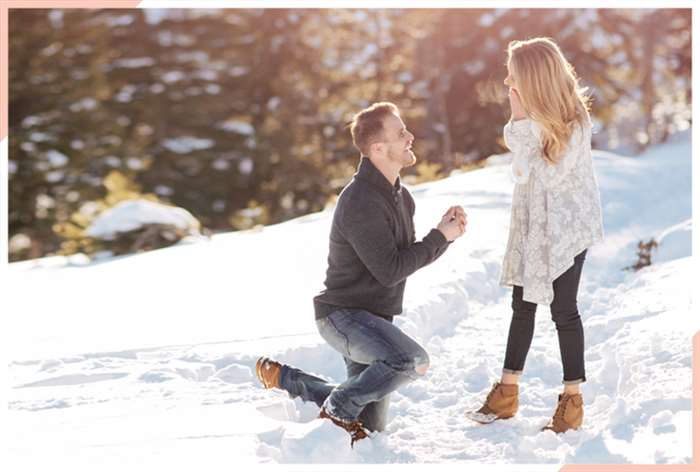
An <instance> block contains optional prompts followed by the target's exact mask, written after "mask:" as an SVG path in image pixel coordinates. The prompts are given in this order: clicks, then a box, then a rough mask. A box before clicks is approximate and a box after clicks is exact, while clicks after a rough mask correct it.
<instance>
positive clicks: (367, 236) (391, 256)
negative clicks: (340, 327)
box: [314, 157, 449, 319]
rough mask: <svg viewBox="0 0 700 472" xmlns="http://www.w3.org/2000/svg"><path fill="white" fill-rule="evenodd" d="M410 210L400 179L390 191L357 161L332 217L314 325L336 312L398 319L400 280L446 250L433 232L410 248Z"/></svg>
mask: <svg viewBox="0 0 700 472" xmlns="http://www.w3.org/2000/svg"><path fill="white" fill-rule="evenodd" d="M415 208H416V207H415V203H414V201H413V197H411V194H410V193H409V192H408V190H407V189H406V187H404V186H402V185H401V181H400V179H396V182H395V183H394V185H393V186H392V185H391V184H390V183H389V181H387V179H386V178H385V177H384V175H383V174H382V173H381V172H380V171H379V170H378V169H377V168H376V167H375V166H374V164H372V162H371V161H370V160H369V158H366V157H363V158H362V159H361V161H360V165H359V167H358V170H357V173H356V174H355V176H354V178H353V179H352V181H351V182H350V183H349V184H348V185H347V186H346V187H345V188H344V189H343V191H342V192H341V193H340V196H339V198H338V202H337V206H336V208H335V213H334V214H333V223H332V226H331V234H330V246H329V252H328V270H327V272H326V281H325V286H326V288H325V290H323V291H322V292H321V293H320V294H319V295H317V296H316V297H315V298H314V307H315V313H316V319H320V318H324V317H326V316H328V315H329V314H330V313H332V312H333V311H335V310H336V309H338V308H359V309H364V310H367V311H369V312H371V313H373V314H375V315H378V316H382V317H384V318H389V319H391V317H392V316H393V315H398V314H400V313H401V311H402V309H403V307H402V305H403V293H404V288H405V285H406V278H407V277H408V276H409V275H411V274H412V273H414V272H415V271H417V270H418V269H420V268H421V267H423V266H425V265H427V264H430V263H431V262H433V261H434V260H435V259H437V258H438V257H440V256H441V255H442V254H443V253H444V252H445V250H446V249H447V246H448V245H449V243H448V241H447V240H446V239H445V237H444V236H443V234H442V233H441V232H440V231H439V230H437V229H432V230H430V232H429V233H428V234H427V235H426V236H425V237H424V238H423V240H421V241H419V242H416V234H415V229H414V226H413V215H414V213H415Z"/></svg>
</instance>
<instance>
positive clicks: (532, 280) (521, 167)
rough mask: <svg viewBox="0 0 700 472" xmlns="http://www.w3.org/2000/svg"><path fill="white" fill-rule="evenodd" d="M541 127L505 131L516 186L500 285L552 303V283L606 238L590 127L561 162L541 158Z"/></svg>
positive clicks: (531, 124)
mask: <svg viewBox="0 0 700 472" xmlns="http://www.w3.org/2000/svg"><path fill="white" fill-rule="evenodd" d="M540 136H541V129H540V127H539V125H538V124H537V123H536V122H535V121H533V120H531V119H523V120H517V121H509V122H508V123H507V124H506V126H505V128H504V129H503V137H504V139H505V142H506V146H508V148H509V149H510V150H511V151H513V153H514V157H513V162H512V165H511V169H512V174H513V180H514V181H515V188H514V190H513V204H512V209H511V220H510V232H509V235H508V246H507V248H506V254H505V257H504V259H503V270H502V273H501V280H500V284H501V285H504V286H512V285H519V286H521V287H523V300H525V301H529V302H532V303H537V304H542V305H549V304H551V303H552V300H553V299H554V290H553V288H552V282H554V280H555V279H556V278H557V277H559V276H560V275H562V274H563V273H564V272H566V270H567V269H569V268H570V267H571V266H572V265H573V264H574V257H575V256H576V255H577V254H579V253H580V252H582V251H583V250H584V249H587V248H589V247H591V246H592V245H593V244H595V243H597V242H599V241H601V240H602V239H603V220H602V215H601V207H600V192H599V190H598V183H597V182H596V177H595V173H594V172H593V161H592V159H591V127H590V126H588V125H586V126H583V127H582V126H580V125H577V126H576V127H575V129H574V132H573V134H572V136H571V139H570V141H569V145H568V147H567V149H566V151H565V152H564V154H563V156H561V158H560V159H559V161H558V162H557V163H556V164H548V163H547V162H546V161H545V160H544V158H543V157H542V145H541V143H540Z"/></svg>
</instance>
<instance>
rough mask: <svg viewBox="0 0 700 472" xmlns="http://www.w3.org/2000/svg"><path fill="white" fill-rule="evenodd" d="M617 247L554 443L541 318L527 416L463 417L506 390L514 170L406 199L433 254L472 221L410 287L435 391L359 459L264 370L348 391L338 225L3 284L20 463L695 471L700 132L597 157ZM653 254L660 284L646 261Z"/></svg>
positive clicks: (426, 387) (599, 284)
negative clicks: (459, 213)
mask: <svg viewBox="0 0 700 472" xmlns="http://www.w3.org/2000/svg"><path fill="white" fill-rule="evenodd" d="M594 155H595V168H596V172H597V175H598V180H599V183H600V186H601V193H602V201H603V206H604V222H605V231H606V239H605V242H604V243H603V244H601V245H599V246H596V247H594V248H592V249H591V250H590V251H589V254H588V258H587V262H586V265H585V266H584V273H583V280H582V284H581V289H580V291H579V306H580V309H581V313H582V318H583V320H584V329H585V334H586V362H587V373H588V382H587V383H585V384H584V386H583V395H584V402H585V405H586V409H585V414H586V417H585V420H584V427H583V428H582V429H581V430H579V431H571V432H568V433H566V434H564V435H560V436H557V435H555V434H553V433H551V432H540V431H539V428H540V426H542V425H543V424H544V423H545V422H546V421H547V419H548V418H549V417H550V416H551V414H552V412H553V409H554V407H555V403H556V395H557V393H558V392H559V391H560V389H561V383H560V382H561V363H560V361H559V350H558V345H557V340H556V333H555V329H554V326H553V323H552V322H551V321H550V319H549V313H548V309H546V307H540V309H539V311H538V315H537V316H538V321H537V324H536V332H535V339H534V341H533V345H532V349H531V351H530V354H529V356H528V361H527V365H526V370H525V375H524V377H523V381H522V384H521V389H522V390H521V392H522V394H521V410H520V412H519V414H518V415H517V416H516V417H515V418H513V419H511V420H508V421H501V422H497V423H495V424H492V425H489V426H478V425H476V424H474V423H471V422H469V421H467V420H466V419H465V418H464V417H463V412H464V411H465V410H466V409H467V408H469V407H471V406H474V405H476V404H478V403H479V402H480V400H481V399H482V398H483V397H484V395H485V393H486V392H487V391H488V389H489V387H490V384H491V382H492V381H494V380H495V379H497V378H498V376H499V374H500V368H501V363H502V360H503V353H504V349H505V342H506V335H507V329H508V324H509V320H510V308H509V306H510V291H509V290H508V289H505V288H502V287H499V286H498V284H497V282H498V275H499V271H500V265H501V259H502V257H503V252H504V249H505V244H506V237H507V229H508V223H509V208H510V198H511V192H512V183H511V181H510V178H509V173H508V167H507V166H505V165H502V164H495V165H492V166H488V167H486V168H484V169H481V170H477V171H473V172H469V173H465V174H460V175H455V176H453V177H450V178H448V179H445V180H442V181H438V182H433V183H428V184H423V185H420V186H416V187H413V188H412V192H413V195H414V196H415V198H416V203H417V214H416V226H417V233H418V235H419V236H420V235H422V234H425V233H426V232H427V231H428V230H429V229H430V228H431V227H433V226H434V225H435V224H436V223H437V222H438V220H439V216H440V215H441V214H442V212H443V211H444V209H445V208H447V207H448V206H450V205H452V204H460V205H463V206H464V207H465V209H466V211H467V213H468V215H469V227H468V230H467V234H466V235H465V237H463V238H461V239H459V240H458V241H457V242H455V243H454V244H453V245H452V246H451V247H450V248H449V250H448V251H447V253H446V254H445V255H444V256H443V257H442V258H441V259H439V260H438V261H436V262H435V263H434V264H432V265H431V266H428V267H426V268H425V269H423V270H421V271H419V272H418V273H417V274H415V275H414V276H412V277H411V278H410V279H409V282H408V284H407V293H406V300H405V316H402V317H400V318H399V319H398V321H397V323H398V324H399V326H400V327H401V328H402V329H404V330H405V331H406V332H408V333H409V334H411V335H412V336H414V337H415V338H416V339H418V340H419V341H420V342H421V343H422V344H423V345H424V346H425V347H426V348H427V350H428V352H429V353H430V356H431V370H430V371H429V373H428V375H427V376H426V377H425V378H423V379H421V380H418V381H416V382H414V383H412V384H410V385H408V386H406V387H404V388H402V389H400V390H399V391H398V392H397V393H395V394H394V401H393V403H392V407H391V410H390V424H389V427H388V431H387V432H386V433H383V434H380V435H378V436H376V437H374V438H372V439H370V440H366V441H361V442H360V443H358V444H357V445H356V448H355V449H354V450H353V449H350V446H349V441H348V438H347V435H346V433H344V432H343V431H341V430H339V429H338V428H336V427H335V426H333V425H331V424H330V423H329V422H324V421H323V420H318V419H316V415H317V413H318V411H317V410H318V409H317V407H316V406H315V405H304V404H302V403H301V402H299V401H298V400H297V401H293V400H290V399H289V398H288V397H287V396H286V394H284V393H282V392H274V391H266V390H263V389H262V388H261V387H260V386H259V385H258V384H257V382H256V380H255V378H254V373H253V366H254V363H255V359H256V358H257V357H258V356H260V355H271V356H273V357H276V358H278V359H280V360H281V361H284V362H288V363H291V364H293V365H296V366H298V367H300V368H303V369H306V370H309V371H311V372H315V373H317V374H321V375H324V376H327V377H329V378H332V379H335V380H338V381H340V380H342V379H343V378H344V367H343V363H342V361H341V358H340V356H339V355H338V354H336V353H335V352H334V351H332V350H331V349H330V348H329V347H327V346H326V345H325V344H324V343H323V341H322V339H321V338H320V337H319V336H318V334H317V332H316V329H315V325H314V322H313V311H312V303H311V299H312V297H313V296H314V295H315V293H317V292H318V290H320V288H321V287H322V282H323V276H324V273H325V269H326V265H325V260H326V256H327V244H328V243H327V237H328V231H329V223H330V218H331V215H332V213H331V212H330V211H327V212H323V213H318V214H312V215H309V216H306V217H303V218H298V219H295V220H292V221H289V222H286V223H283V224H279V225H275V226H270V227H266V228H264V229H263V230H260V231H257V232H239V233H230V234H221V235H216V236H214V237H212V238H211V239H201V240H193V241H191V242H187V243H181V244H179V245H177V246H174V247H171V248H168V249H161V250H157V251H152V252H149V253H145V254H141V255H136V256H125V257H118V258H110V259H103V260H99V261H96V262H88V261H86V260H85V259H84V258H81V257H79V256H73V257H71V258H47V259H42V260H36V261H27V262H22V263H15V264H11V265H10V273H9V278H10V281H11V290H9V292H10V293H9V297H10V299H11V300H10V303H9V306H10V307H11V309H12V315H11V317H10V322H9V324H10V326H9V329H10V333H11V336H10V338H11V339H10V341H11V345H10V346H9V347H8V352H9V355H10V360H11V363H10V365H9V374H10V387H11V391H10V392H9V408H10V411H9V418H10V421H11V431H12V432H13V433H12V435H11V437H10V442H9V445H8V446H9V449H10V452H11V453H12V455H13V458H14V460H15V464H16V466H15V467H14V468H13V470H35V469H38V468H39V467H41V466H46V467H48V466H50V467H52V468H57V469H58V470H65V469H68V468H71V469H76V470H83V469H86V470H97V469H98V468H99V470H104V469H110V470H111V469H112V468H114V469H117V468H119V469H121V470H123V469H124V467H131V468H136V469H139V470H146V469H150V470H154V469H155V470H163V469H165V468H167V467H174V468H177V469H181V468H188V467H195V468H196V469H197V470H202V469H206V470H208V471H211V470H230V468H231V466H232V464H234V463H235V464H237V465H238V464H241V463H261V462H286V463H290V462H295V463H299V462H301V463H311V462H314V463H317V462H322V463H329V462H364V463H393V462H400V463H407V462H410V463H413V462H454V461H467V462H483V463H551V464H559V463H564V462H567V463H580V462H586V463H591V462H604V463H605V462H614V463H618V462H634V463H664V462H673V463H678V462H689V461H690V457H691V352H692V348H691V338H692V335H693V334H694V333H695V332H696V331H697V330H698V321H697V316H692V315H691V311H690V299H691V292H690V291H691V275H692V262H691V257H690V256H691V147H690V134H689V132H685V133H682V134H678V135H676V136H674V139H673V141H672V142H670V143H667V144H664V145H662V146H658V147H656V148H653V149H652V150H650V151H649V152H648V153H646V154H645V155H643V156H641V157H636V158H627V157H621V156H617V155H614V154H610V153H604V152H595V153H594ZM652 237H653V238H656V239H657V240H658V241H660V247H659V249H658V251H657V252H655V253H654V254H653V258H652V261H653V265H652V266H650V267H647V268H645V269H643V270H641V271H639V272H636V273H634V272H629V271H623V270H622V268H623V267H626V266H629V265H631V264H633V263H634V262H635V261H636V255H635V252H636V245H637V243H638V242H639V241H640V240H645V241H646V240H649V239H650V238H652Z"/></svg>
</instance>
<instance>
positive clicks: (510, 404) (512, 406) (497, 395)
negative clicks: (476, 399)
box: [467, 382, 518, 424]
mask: <svg viewBox="0 0 700 472" xmlns="http://www.w3.org/2000/svg"><path fill="white" fill-rule="evenodd" d="M517 411H518V385H517V384H502V383H500V382H496V383H494V384H493V387H491V391H490V392H489V394H488V395H487V396H486V401H485V402H484V404H483V406H482V407H481V408H479V409H478V410H477V411H470V412H467V417H468V418H470V419H472V420H474V421H476V422H477V423H481V424H488V423H493V422H494V421H496V420H505V419H507V418H511V417H512V416H513V415H515V413H517Z"/></svg>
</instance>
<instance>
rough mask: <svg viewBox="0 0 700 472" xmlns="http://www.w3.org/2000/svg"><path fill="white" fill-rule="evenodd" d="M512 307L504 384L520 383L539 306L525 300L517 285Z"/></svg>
mask: <svg viewBox="0 0 700 472" xmlns="http://www.w3.org/2000/svg"><path fill="white" fill-rule="evenodd" d="M511 307H512V308H513V318H512V319H511V321H510V329H509V330H508V343H507V345H506V357H505V360H504V361H503V374H502V376H501V383H503V384H517V383H518V380H519V378H520V375H521V374H522V372H523V368H524V367H525V359H526V358H527V353H528V351H529V350H530V344H531V343H532V336H533V334H534V332H535V312H536V311H537V305H536V304H535V303H530V302H526V301H524V300H523V288H522V287H519V286H517V285H516V286H514V287H513V301H512V303H511Z"/></svg>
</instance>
